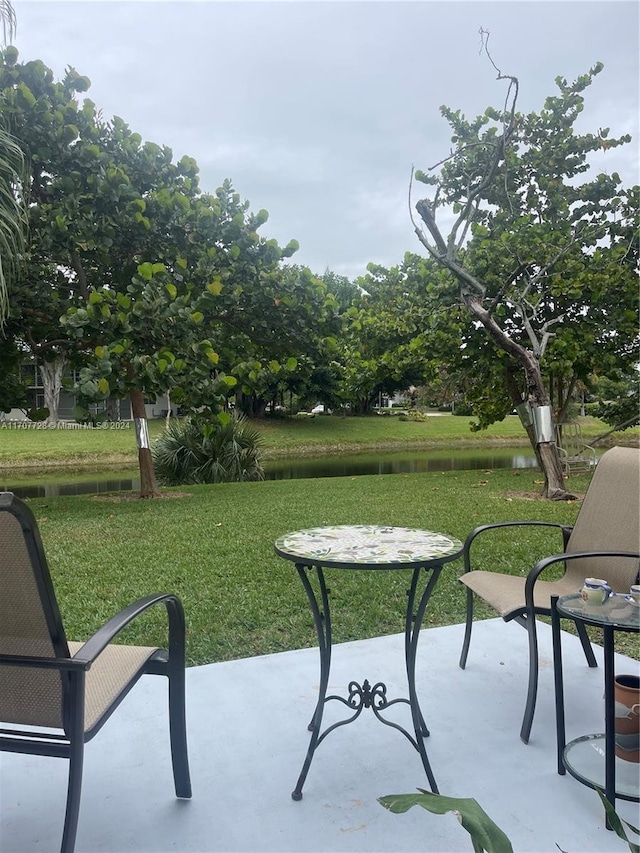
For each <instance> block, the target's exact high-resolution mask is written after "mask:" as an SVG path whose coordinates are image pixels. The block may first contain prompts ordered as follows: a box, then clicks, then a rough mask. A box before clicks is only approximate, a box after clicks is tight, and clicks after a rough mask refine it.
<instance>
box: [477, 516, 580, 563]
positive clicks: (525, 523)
mask: <svg viewBox="0 0 640 853" xmlns="http://www.w3.org/2000/svg"><path fill="white" fill-rule="evenodd" d="M501 527H555V528H557V529H558V530H561V531H562V544H563V546H564V547H566V545H567V542H568V540H569V536H570V535H571V531H572V529H573V528H572V527H568V526H567V525H565V524H559V523H558V522H555V521H496V522H494V523H493V524H482V525H480V527H476V528H475V529H474V530H472V531H471V533H470V534H469V535H468V536H467V538H466V540H465V543H464V549H463V556H464V570H465V572H470V571H472V568H471V545H472V544H473V542H474V541H475V539H476V537H477V536H479V535H480V534H481V533H486V532H487V531H488V530H497V529H499V528H501Z"/></svg>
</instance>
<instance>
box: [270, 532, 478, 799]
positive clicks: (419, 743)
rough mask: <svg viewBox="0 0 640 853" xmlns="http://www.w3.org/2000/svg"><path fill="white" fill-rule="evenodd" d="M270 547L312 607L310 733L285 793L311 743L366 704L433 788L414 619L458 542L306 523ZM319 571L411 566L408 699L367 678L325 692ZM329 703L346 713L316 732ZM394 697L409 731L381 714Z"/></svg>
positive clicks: (296, 793) (297, 791)
mask: <svg viewBox="0 0 640 853" xmlns="http://www.w3.org/2000/svg"><path fill="white" fill-rule="evenodd" d="M275 551H276V554H278V555H279V556H280V557H283V558H284V559H285V560H290V561H291V562H292V563H293V564H294V565H295V567H296V569H297V572H298V575H299V576H300V580H301V581H302V585H303V586H304V589H305V592H306V593H307V597H308V599H309V604H310V606H311V611H312V613H313V619H314V622H315V627H316V633H317V635H318V648H319V651H320V686H319V690H318V700H317V703H316V707H315V710H314V712H313V717H312V718H311V722H310V723H309V726H308V729H309V731H310V732H311V739H310V742H309V748H308V750H307V755H306V758H305V760H304V764H303V766H302V770H301V772H300V776H299V777H298V782H297V784H296V787H295V788H294V790H293V792H292V794H291V796H292V798H293V799H294V800H301V799H302V787H303V785H304V782H305V779H306V778H307V773H308V771H309V767H310V766H311V761H312V759H313V756H314V754H315V751H316V749H317V747H318V746H320V744H321V743H322V741H323V740H324V739H325V737H326V736H327V735H328V734H330V733H331V732H332V731H335V729H337V728H339V727H340V726H344V725H346V724H347V723H352V722H353V721H354V720H356V719H357V718H358V717H359V716H360V714H361V712H362V710H363V709H364V708H370V709H371V710H372V711H373V713H374V715H375V716H376V718H377V719H378V720H379V721H380V722H381V723H384V724H385V725H387V726H391V727H392V728H394V729H396V730H397V731H399V732H401V734H403V735H404V736H405V737H406V738H407V739H408V740H409V742H410V743H411V744H412V746H413V747H414V749H416V750H417V752H418V753H419V755H420V758H421V759H422V765H423V767H424V770H425V772H426V774H427V778H428V780H429V784H430V786H431V790H432V791H433V792H434V793H437V792H438V787H437V785H436V780H435V778H434V776H433V772H432V770H431V765H430V764H429V759H428V757H427V751H426V749H425V745H424V739H425V738H426V737H428V735H429V730H428V729H427V726H426V723H425V721H424V717H423V715H422V711H421V709H420V703H419V701H418V694H417V691H416V652H417V649H418V639H419V637H420V628H421V626H422V620H423V618H424V614H425V611H426V609H427V604H428V602H429V598H430V597H431V593H432V592H433V589H434V587H435V585H436V582H437V580H438V577H439V575H440V571H441V570H442V567H443V566H444V565H445V563H449V562H451V561H452V560H456V559H457V558H458V557H460V556H461V554H462V542H460V541H459V540H458V539H454V538H453V537H452V536H447V535H446V534H444V533H433V532H431V531H429V530H415V529H412V528H407V527H382V526H377V525H366V524H356V525H338V526H336V527H314V528H311V529H308V530H298V531H295V532H293V533H287V534H286V535H284V536H281V537H280V538H279V539H278V540H277V541H276V543H275ZM324 569H340V570H343V571H344V570H346V571H363V570H368V571H378V572H380V571H382V572H384V571H397V570H405V571H407V570H408V571H410V572H411V586H410V588H409V589H408V590H407V610H406V615H405V626H404V658H405V668H406V673H407V682H408V688H409V691H408V692H409V696H408V698H406V697H400V698H397V699H389V698H388V697H387V687H386V685H385V684H384V683H383V682H381V681H378V682H376V683H375V684H373V686H372V685H371V684H370V683H369V681H368V680H365V681H364V682H363V683H362V684H360V683H358V682H357V681H351V682H350V683H349V686H348V697H347V698H345V697H344V696H339V695H331V696H327V688H328V685H329V670H330V668H331V650H332V649H331V647H332V627H331V609H330V607H329V589H328V587H327V584H326V581H325V577H324V571H323V570H324ZM421 581H422V582H421ZM329 702H339V703H341V704H343V705H344V706H346V708H347V709H348V712H349V713H348V716H346V717H345V718H344V719H342V720H339V721H338V722H336V723H333V724H332V725H330V726H327V727H326V728H325V729H324V730H322V717H323V713H324V709H325V706H326V705H327V704H328V703H329ZM398 703H402V704H405V705H408V706H409V709H410V711H411V720H412V724H413V732H410V731H407V729H405V728H403V727H402V726H400V725H399V724H398V723H395V722H393V721H391V720H388V719H385V717H384V712H385V711H386V710H387V709H388V708H390V707H391V706H393V705H397V704H398Z"/></svg>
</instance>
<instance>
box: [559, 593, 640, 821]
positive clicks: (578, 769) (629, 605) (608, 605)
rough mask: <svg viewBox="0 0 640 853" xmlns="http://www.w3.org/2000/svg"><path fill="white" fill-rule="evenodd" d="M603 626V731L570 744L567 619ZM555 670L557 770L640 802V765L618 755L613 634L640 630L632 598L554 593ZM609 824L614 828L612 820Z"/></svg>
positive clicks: (613, 796)
mask: <svg viewBox="0 0 640 853" xmlns="http://www.w3.org/2000/svg"><path fill="white" fill-rule="evenodd" d="M565 617H566V618H567V619H572V620H573V621H579V622H582V623H583V624H585V625H592V626H595V627H598V628H602V631H603V636H604V719H605V725H604V729H605V730H604V734H585V735H583V736H582V737H578V738H575V739H574V740H572V741H570V742H569V743H566V733H565V715H564V687H563V678H562V644H561V636H560V620H561V619H563V618H565ZM551 630H552V635H553V671H554V681H555V694H556V731H557V740H558V773H560V774H561V775H564V774H565V773H566V771H567V770H568V771H569V773H570V774H571V775H572V776H573V777H574V778H575V779H577V780H578V781H579V782H582V784H583V785H588V786H589V787H591V788H600V789H602V790H604V792H605V795H606V797H607V799H608V800H609V802H610V803H611V804H612V805H613V806H614V807H615V801H616V798H619V799H621V800H631V801H635V802H637V801H638V800H639V797H640V765H638V763H637V762H633V761H625V760H623V759H621V758H616V754H615V705H614V678H615V672H614V660H613V655H614V634H615V632H616V631H625V632H632V633H636V634H637V633H638V632H640V607H639V606H638V605H637V604H635V603H634V602H633V601H632V600H631V599H630V597H629V596H626V595H621V594H613V595H611V596H610V597H609V599H608V600H607V601H606V602H605V603H604V604H600V605H594V604H587V603H586V602H585V601H583V600H582V596H581V594H580V593H579V592H576V593H572V594H571V595H563V596H562V597H561V598H558V596H557V595H554V596H552V597H551ZM607 828H608V829H610V828H611V827H610V826H609V823H608V821H607Z"/></svg>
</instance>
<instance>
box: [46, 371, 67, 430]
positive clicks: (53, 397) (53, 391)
mask: <svg viewBox="0 0 640 853" xmlns="http://www.w3.org/2000/svg"><path fill="white" fill-rule="evenodd" d="M66 363H67V359H66V358H65V357H64V356H63V355H58V356H56V358H55V359H54V360H53V361H43V362H42V363H41V364H40V366H39V367H40V376H41V377H42V390H43V393H44V405H45V407H46V408H47V409H49V415H48V417H47V420H46V423H47V424H50V425H55V424H57V423H58V420H59V416H58V407H59V404H60V391H61V390H62V372H63V370H64V367H65V365H66Z"/></svg>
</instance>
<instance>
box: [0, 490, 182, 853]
mask: <svg viewBox="0 0 640 853" xmlns="http://www.w3.org/2000/svg"><path fill="white" fill-rule="evenodd" d="M0 512H10V513H12V514H13V515H14V516H15V517H16V518H17V520H18V521H19V522H20V524H21V527H22V531H23V534H24V537H25V543H26V546H27V549H28V553H29V556H30V558H31V563H32V566H33V568H34V578H35V580H36V584H37V587H38V592H39V594H40V601H41V605H42V609H43V613H44V616H45V618H46V621H47V625H48V628H49V633H50V636H51V640H52V644H53V647H54V650H55V657H35V656H22V655H6V654H5V655H2V654H0V666H11V667H13V666H17V667H27V668H33V669H50V670H51V669H53V670H57V671H58V672H60V677H61V679H62V691H63V721H64V734H55V733H47V732H42V731H30V730H26V729H25V730H23V729H19V728H17V729H0V752H17V753H25V754H30V755H42V756H53V757H59V758H67V759H68V760H69V779H68V788H67V804H66V811H65V820H64V830H63V836H62V844H61V848H60V849H61V853H72V851H73V850H74V847H75V839H76V833H77V828H78V817H79V810H80V795H81V789H82V768H83V759H84V745H85V743H87V742H88V741H89V740H91V739H92V738H93V737H94V736H95V735H96V734H97V732H98V731H99V730H100V729H101V728H102V726H103V725H104V723H105V722H106V721H107V719H108V718H109V717H110V716H111V714H112V713H113V711H114V710H115V709H116V708H117V707H118V705H119V704H120V702H121V701H122V700H123V699H124V697H125V696H126V695H127V694H128V693H129V691H130V690H131V688H132V687H133V685H134V684H135V683H136V682H137V681H138V680H139V678H140V677H141V676H142V675H144V674H146V673H148V674H154V675H164V676H166V677H167V678H168V682H169V734H170V741H171V760H172V768H173V778H174V786H175V792H176V796H177V797H180V798H186V799H188V798H190V797H191V780H190V773H189V761H188V753H187V735H186V714H185V618H184V610H183V607H182V603H181V601H180V599H179V598H177V596H175V595H172V594H169V593H160V594H156V595H148V596H146V597H144V598H141V599H139V600H138V601H136V602H134V603H133V604H130V605H129V606H128V607H126V608H124V609H123V610H122V611H121V612H120V613H118V614H117V615H116V616H114V617H113V618H112V619H110V620H109V621H108V622H107V623H106V624H105V625H103V626H102V628H100V629H99V630H98V631H97V632H96V633H95V634H94V635H93V636H92V637H91V638H90V639H89V640H88V641H87V642H86V643H85V644H84V645H83V646H82V647H81V649H80V650H79V651H78V652H77V653H76V654H75V655H73V656H70V653H69V648H68V646H67V639H66V636H65V632H64V627H63V624H62V619H61V616H60V611H59V609H58V604H57V601H56V597H55V592H54V589H53V584H52V581H51V575H50V572H49V567H48V564H47V560H46V557H45V553H44V548H43V545H42V540H41V538H40V533H39V531H38V527H37V523H36V520H35V518H34V516H33V514H32V512H31V510H30V509H29V508H28V507H27V506H26V505H25V504H24V503H22V502H21V501H19V500H18V499H17V498H15V496H14V495H13V494H11V493H10V492H4V493H0ZM157 604H164V605H165V607H166V609H167V615H168V628H169V642H168V651H165V650H163V649H158V650H157V651H156V652H155V653H154V654H153V655H152V656H151V657H150V658H149V659H148V660H147V663H146V665H144V666H143V667H142V668H141V669H140V670H139V671H138V672H137V674H136V675H135V676H134V677H133V678H131V679H130V680H129V681H128V683H127V684H126V685H125V686H124V687H123V689H122V691H121V692H120V694H119V695H118V696H117V697H116V699H115V700H114V701H113V702H112V703H111V705H110V707H109V708H108V710H107V711H106V712H105V713H104V715H103V716H102V717H101V719H100V720H99V721H98V723H97V725H96V726H95V727H94V728H93V729H91V730H90V731H88V732H87V731H85V728H84V704H85V677H86V673H87V671H88V670H89V669H90V668H91V666H92V664H93V663H94V662H95V661H96V659H97V658H98V656H99V655H100V653H101V652H102V651H104V649H105V648H106V647H107V646H108V645H109V643H111V641H112V640H113V639H114V638H115V637H117V635H118V634H119V633H120V632H121V631H122V630H123V628H125V627H126V626H127V625H129V623H130V622H132V621H133V620H134V619H136V618H137V617H138V616H140V615H141V614H142V613H144V612H145V611H147V610H149V609H150V608H152V607H154V606H155V605H157Z"/></svg>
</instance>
